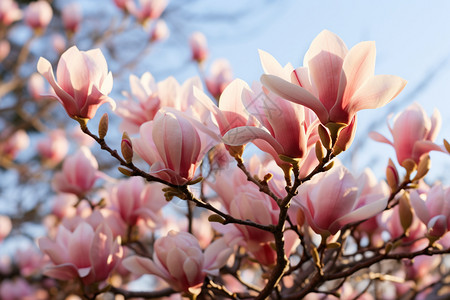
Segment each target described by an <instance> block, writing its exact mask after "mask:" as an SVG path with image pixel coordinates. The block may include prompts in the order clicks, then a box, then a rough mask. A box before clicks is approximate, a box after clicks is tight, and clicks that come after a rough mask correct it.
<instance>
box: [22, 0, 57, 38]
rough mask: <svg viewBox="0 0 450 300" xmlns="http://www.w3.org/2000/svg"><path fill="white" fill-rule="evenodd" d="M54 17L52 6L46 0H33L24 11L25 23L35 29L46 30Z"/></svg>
mask: <svg viewBox="0 0 450 300" xmlns="http://www.w3.org/2000/svg"><path fill="white" fill-rule="evenodd" d="M52 17H53V10H52V7H51V6H50V4H49V3H48V2H47V1H45V0H39V1H36V2H31V3H30V4H28V6H27V8H26V9H25V11H24V20H25V23H26V24H27V25H28V26H30V27H31V28H33V29H34V30H39V31H42V30H45V28H47V26H48V24H49V23H50V21H51V20H52Z"/></svg>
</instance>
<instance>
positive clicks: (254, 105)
mask: <svg viewBox="0 0 450 300" xmlns="http://www.w3.org/2000/svg"><path fill="white" fill-rule="evenodd" d="M254 90H255V93H253V94H250V96H247V97H242V99H243V104H244V106H245V107H246V109H247V111H249V112H250V114H252V115H253V116H254V117H255V118H256V119H257V120H258V121H259V122H260V123H261V125H262V126H263V127H256V126H241V127H236V128H233V129H231V130H229V131H228V132H227V133H226V134H225V136H224V141H225V143H226V144H228V145H233V146H236V145H243V144H246V143H248V142H250V141H253V143H254V144H255V145H256V146H258V147H259V148H260V149H261V150H263V151H265V152H267V153H270V154H271V155H272V156H273V157H274V158H275V160H276V161H277V163H278V164H281V163H282V161H281V160H280V159H279V157H278V156H279V155H280V154H281V155H284V156H287V157H291V158H303V157H304V156H306V154H307V152H308V150H309V149H310V148H311V147H312V146H313V145H314V144H315V143H316V141H317V140H318V138H319V136H318V134H317V125H318V121H317V119H316V118H315V116H314V115H313V114H312V112H311V111H310V110H309V109H307V108H305V107H303V106H300V105H297V104H294V103H291V102H288V101H286V100H284V99H282V98H281V97H279V96H278V95H276V94H274V93H271V92H270V91H267V90H265V89H264V88H263V87H261V86H260V85H259V86H258V85H257V84H255V85H254ZM243 93H249V92H248V91H247V90H244V92H243Z"/></svg>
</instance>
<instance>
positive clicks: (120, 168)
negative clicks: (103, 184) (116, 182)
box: [117, 167, 133, 176]
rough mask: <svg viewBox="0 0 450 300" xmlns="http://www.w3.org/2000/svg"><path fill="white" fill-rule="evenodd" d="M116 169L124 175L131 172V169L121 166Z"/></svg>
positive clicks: (128, 174) (129, 174)
mask: <svg viewBox="0 0 450 300" xmlns="http://www.w3.org/2000/svg"><path fill="white" fill-rule="evenodd" d="M117 169H118V170H119V172H120V173H122V174H123V175H125V176H131V175H132V174H133V171H131V170H128V169H125V168H122V167H118V168H117Z"/></svg>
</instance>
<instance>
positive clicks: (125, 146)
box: [120, 132, 133, 163]
mask: <svg viewBox="0 0 450 300" xmlns="http://www.w3.org/2000/svg"><path fill="white" fill-rule="evenodd" d="M120 149H121V150H122V156H123V158H124V159H125V161H126V162H127V163H131V161H132V160H133V145H132V144H131V139H130V137H129V136H128V134H127V133H126V132H124V133H123V135H122V142H121V143H120Z"/></svg>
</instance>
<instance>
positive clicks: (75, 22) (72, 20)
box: [62, 2, 82, 35]
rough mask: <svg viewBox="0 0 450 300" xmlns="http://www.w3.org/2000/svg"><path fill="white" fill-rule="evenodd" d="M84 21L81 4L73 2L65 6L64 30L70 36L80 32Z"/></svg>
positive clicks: (63, 13)
mask: <svg viewBox="0 0 450 300" xmlns="http://www.w3.org/2000/svg"><path fill="white" fill-rule="evenodd" d="M81 20H82V14H81V6H80V4H79V3H76V2H72V3H70V4H68V5H66V6H64V8H63V10H62V21H63V25H64V28H65V29H66V31H67V32H68V33H69V35H72V34H74V33H75V32H77V31H78V29H79V27H80V23H81Z"/></svg>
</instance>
